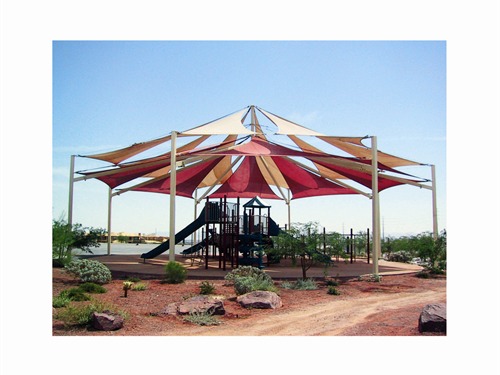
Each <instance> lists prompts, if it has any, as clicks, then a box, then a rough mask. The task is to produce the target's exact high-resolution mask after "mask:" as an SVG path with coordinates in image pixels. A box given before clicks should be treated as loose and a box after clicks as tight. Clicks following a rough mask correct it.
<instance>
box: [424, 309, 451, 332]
mask: <svg viewBox="0 0 500 375" xmlns="http://www.w3.org/2000/svg"><path fill="white" fill-rule="evenodd" d="M418 330H419V332H445V333H446V304H444V303H432V304H429V305H426V306H425V307H424V309H423V310H422V312H421V313H420V318H419V320H418Z"/></svg>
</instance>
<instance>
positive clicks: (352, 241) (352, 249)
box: [349, 228, 354, 264]
mask: <svg viewBox="0 0 500 375" xmlns="http://www.w3.org/2000/svg"><path fill="white" fill-rule="evenodd" d="M349 244H350V246H349V248H350V251H351V264H352V256H353V252H354V239H353V234H352V228H351V236H350V238H349Z"/></svg>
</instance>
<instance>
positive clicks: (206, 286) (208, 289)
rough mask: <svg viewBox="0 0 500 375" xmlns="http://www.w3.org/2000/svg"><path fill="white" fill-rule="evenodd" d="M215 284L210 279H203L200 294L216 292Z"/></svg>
mask: <svg viewBox="0 0 500 375" xmlns="http://www.w3.org/2000/svg"><path fill="white" fill-rule="evenodd" d="M214 292H215V286H214V284H212V283H209V282H208V281H202V283H201V284H200V294H214Z"/></svg>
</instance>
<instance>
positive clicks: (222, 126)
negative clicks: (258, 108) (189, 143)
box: [180, 107, 253, 135]
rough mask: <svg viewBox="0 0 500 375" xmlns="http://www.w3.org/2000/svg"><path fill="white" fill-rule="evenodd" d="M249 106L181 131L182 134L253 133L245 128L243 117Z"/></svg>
mask: <svg viewBox="0 0 500 375" xmlns="http://www.w3.org/2000/svg"><path fill="white" fill-rule="evenodd" d="M248 111H249V108H248V107H247V108H245V109H243V110H241V111H238V112H235V113H233V114H231V115H228V116H225V117H221V118H220V119H217V120H214V121H212V122H209V123H207V124H204V125H200V126H197V127H195V128H192V129H189V130H186V131H183V132H181V133H180V134H181V135H207V134H208V135H215V134H253V132H252V131H251V130H249V129H247V128H245V127H244V126H243V124H242V119H243V118H244V117H245V116H246V113H247V112H248Z"/></svg>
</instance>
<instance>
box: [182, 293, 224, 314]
mask: <svg viewBox="0 0 500 375" xmlns="http://www.w3.org/2000/svg"><path fill="white" fill-rule="evenodd" d="M177 312H178V313H179V314H180V315H187V314H189V313H191V312H198V313H209V314H212V315H224V314H225V313H226V310H225V309H224V303H223V302H222V300H221V299H218V298H215V297H211V296H196V297H192V298H189V299H187V300H185V301H183V302H181V303H180V304H179V306H178V308H177Z"/></svg>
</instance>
